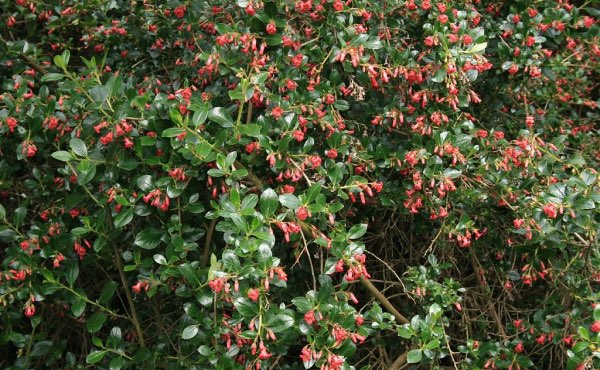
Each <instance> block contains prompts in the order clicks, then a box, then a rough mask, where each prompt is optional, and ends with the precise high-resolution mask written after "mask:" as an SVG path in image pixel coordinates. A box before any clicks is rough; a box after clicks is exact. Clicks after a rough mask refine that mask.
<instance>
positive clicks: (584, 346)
mask: <svg viewBox="0 0 600 370" xmlns="http://www.w3.org/2000/svg"><path fill="white" fill-rule="evenodd" d="M588 347H589V344H588V343H586V342H584V341H581V342H577V343H575V345H574V346H573V349H572V351H573V352H574V353H579V352H582V351H584V350H585V349H587V348H588Z"/></svg>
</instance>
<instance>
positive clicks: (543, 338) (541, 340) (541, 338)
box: [535, 334, 546, 345]
mask: <svg viewBox="0 0 600 370" xmlns="http://www.w3.org/2000/svg"><path fill="white" fill-rule="evenodd" d="M535 341H536V343H537V344H539V345H542V344H544V343H546V335H545V334H542V335H540V336H539V337H537V338H536V339H535Z"/></svg>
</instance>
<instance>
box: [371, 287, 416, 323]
mask: <svg viewBox="0 0 600 370" xmlns="http://www.w3.org/2000/svg"><path fill="white" fill-rule="evenodd" d="M360 282H361V283H362V284H363V286H364V287H365V288H367V290H368V291H369V293H371V295H372V296H373V297H374V298H375V299H376V300H378V301H379V303H381V305H382V306H383V307H385V309H386V310H388V312H389V313H391V314H392V315H394V317H395V318H396V320H397V321H398V322H399V323H401V324H408V323H409V321H408V319H407V318H406V317H404V315H402V314H401V313H400V312H399V311H398V310H397V309H396V307H394V305H393V304H392V303H391V302H390V301H389V300H388V299H387V298H386V297H385V296H384V295H383V293H381V292H380V291H379V289H377V287H375V285H373V283H371V282H370V281H369V279H367V278H365V277H364V276H361V277H360Z"/></svg>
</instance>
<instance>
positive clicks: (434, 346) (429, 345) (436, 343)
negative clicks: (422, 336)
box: [425, 339, 440, 349]
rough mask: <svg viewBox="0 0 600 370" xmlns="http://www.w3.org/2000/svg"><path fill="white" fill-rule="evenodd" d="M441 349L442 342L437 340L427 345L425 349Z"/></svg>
mask: <svg viewBox="0 0 600 370" xmlns="http://www.w3.org/2000/svg"><path fill="white" fill-rule="evenodd" d="M439 347H440V341H439V340H437V339H434V340H432V341H431V342H429V343H427V344H426V345H425V349H436V348H439Z"/></svg>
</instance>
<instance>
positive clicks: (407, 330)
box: [398, 325, 413, 339]
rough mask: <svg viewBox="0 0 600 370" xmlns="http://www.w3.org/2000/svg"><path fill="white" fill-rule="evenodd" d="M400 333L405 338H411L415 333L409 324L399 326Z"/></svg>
mask: <svg viewBox="0 0 600 370" xmlns="http://www.w3.org/2000/svg"><path fill="white" fill-rule="evenodd" d="M398 335H399V336H400V337H402V338H404V339H410V338H412V337H413V333H412V331H411V330H410V328H409V327H408V325H403V326H400V327H398Z"/></svg>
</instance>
